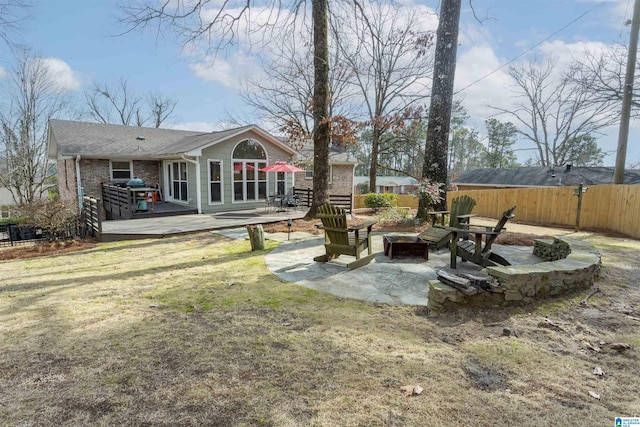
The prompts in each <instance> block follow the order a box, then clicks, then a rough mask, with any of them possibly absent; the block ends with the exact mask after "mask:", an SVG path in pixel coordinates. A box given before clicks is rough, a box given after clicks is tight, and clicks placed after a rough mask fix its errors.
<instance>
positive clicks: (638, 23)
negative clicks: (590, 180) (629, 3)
mask: <svg viewBox="0 0 640 427" xmlns="http://www.w3.org/2000/svg"><path fill="white" fill-rule="evenodd" d="M639 28H640V0H635V3H634V5H633V19H632V20H631V35H630V36H629V53H628V56H627V72H626V75H625V79H624V91H623V92H622V112H621V114H620V132H619V134H618V151H617V153H616V169H615V172H614V173H613V183H614V184H624V164H625V161H626V158H627V141H628V140H629V120H630V115H631V97H632V95H633V77H634V74H635V70H636V52H637V50H638V29H639Z"/></svg>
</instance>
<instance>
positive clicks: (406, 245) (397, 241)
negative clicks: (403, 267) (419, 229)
mask: <svg viewBox="0 0 640 427" xmlns="http://www.w3.org/2000/svg"><path fill="white" fill-rule="evenodd" d="M382 244H383V246H384V254H385V255H386V256H387V257H389V259H393V256H394V255H396V256H397V255H406V256H421V257H423V258H424V259H425V260H428V259H429V242H425V241H424V240H421V239H420V238H418V237H417V236H382Z"/></svg>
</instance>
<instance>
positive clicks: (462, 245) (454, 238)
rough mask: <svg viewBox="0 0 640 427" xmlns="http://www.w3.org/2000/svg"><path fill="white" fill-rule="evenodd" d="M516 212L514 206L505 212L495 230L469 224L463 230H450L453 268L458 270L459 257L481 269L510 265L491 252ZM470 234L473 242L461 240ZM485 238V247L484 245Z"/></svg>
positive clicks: (464, 225) (462, 226) (463, 226)
mask: <svg viewBox="0 0 640 427" xmlns="http://www.w3.org/2000/svg"><path fill="white" fill-rule="evenodd" d="M515 210H516V207H515V206H514V207H512V208H511V209H508V210H506V211H504V213H503V214H502V218H501V219H500V221H498V223H497V224H496V226H495V227H493V228H492V227H485V226H479V225H469V224H463V225H461V226H460V227H461V228H449V230H450V231H451V246H450V250H451V268H456V261H457V257H458V256H459V257H460V258H462V260H463V261H470V262H472V263H474V264H478V265H479V266H481V267H488V266H493V265H498V264H499V265H510V263H509V261H507V260H506V259H504V258H503V257H501V256H500V255H498V254H496V253H493V252H491V245H493V242H494V241H495V240H496V238H497V237H498V236H499V235H500V234H502V233H503V232H504V231H505V230H506V229H505V228H504V226H505V225H506V224H507V221H509V220H510V219H511V218H513V217H515V215H514V214H513V211H515ZM469 234H471V235H473V236H474V239H473V240H468V239H462V240H460V239H459V237H460V236H464V235H469ZM483 237H484V245H483V244H482V243H483V242H482V241H483Z"/></svg>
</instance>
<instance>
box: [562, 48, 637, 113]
mask: <svg viewBox="0 0 640 427" xmlns="http://www.w3.org/2000/svg"><path fill="white" fill-rule="evenodd" d="M626 66H627V47H626V46H625V45H622V44H617V45H613V46H609V48H608V49H606V50H604V51H602V52H600V53H594V52H589V51H587V52H585V55H584V58H582V59H580V60H579V61H577V62H576V63H575V64H574V65H573V67H572V68H571V70H570V72H569V73H568V75H569V78H570V79H571V82H572V84H574V85H576V86H579V87H581V88H582V90H584V91H585V92H587V93H588V95H589V96H588V99H589V100H590V101H591V102H593V103H594V104H610V103H621V102H622V94H623V92H624V80H625V68H626ZM635 69H636V74H637V73H638V71H639V70H640V63H639V62H638V61H636V67H635ZM631 106H632V114H633V115H635V116H637V115H638V114H640V82H639V81H638V80H636V81H635V84H634V87H633V96H632V104H631Z"/></svg>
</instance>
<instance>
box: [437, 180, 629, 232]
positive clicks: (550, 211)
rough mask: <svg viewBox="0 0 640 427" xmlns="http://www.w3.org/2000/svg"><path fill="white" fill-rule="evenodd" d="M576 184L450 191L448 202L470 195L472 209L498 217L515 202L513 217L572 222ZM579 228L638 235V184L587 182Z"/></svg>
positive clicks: (575, 211)
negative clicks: (590, 183)
mask: <svg viewBox="0 0 640 427" xmlns="http://www.w3.org/2000/svg"><path fill="white" fill-rule="evenodd" d="M576 189H577V187H546V188H545V187H542V188H509V189H500V190H496V189H492V190H465V191H451V192H449V193H448V194H447V202H448V203H450V201H451V200H453V199H454V198H456V197H458V196H462V195H465V194H466V195H469V196H470V197H473V198H474V199H475V201H476V206H475V207H474V208H473V213H475V214H478V215H481V216H488V217H490V218H499V217H500V216H501V215H502V212H504V211H505V210H507V209H509V208H510V207H511V206H514V205H515V206H517V207H518V208H517V209H516V212H515V214H516V220H518V221H524V222H529V223H533V224H557V225H565V226H574V225H575V224H576V215H577V209H578V197H576V196H575V195H574V190H576ZM580 228H595V229H605V230H611V231H617V232H620V233H623V234H626V235H629V236H632V237H636V238H640V185H613V184H607V185H590V186H587V191H586V192H585V193H583V195H582V208H581V212H580Z"/></svg>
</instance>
